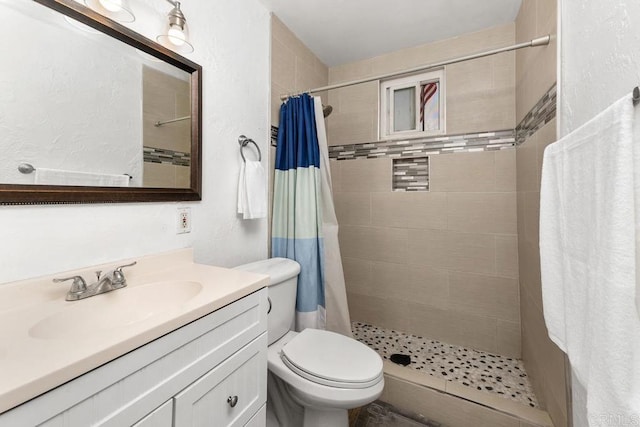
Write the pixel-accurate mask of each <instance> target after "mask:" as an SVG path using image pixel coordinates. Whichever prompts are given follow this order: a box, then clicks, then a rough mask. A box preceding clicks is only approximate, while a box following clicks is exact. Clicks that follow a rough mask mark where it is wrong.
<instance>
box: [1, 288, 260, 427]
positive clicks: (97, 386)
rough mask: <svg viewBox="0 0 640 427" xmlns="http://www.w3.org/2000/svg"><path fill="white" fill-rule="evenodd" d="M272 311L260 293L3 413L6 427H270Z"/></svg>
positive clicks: (2, 418) (240, 300)
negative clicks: (269, 330) (269, 314)
mask: <svg viewBox="0 0 640 427" xmlns="http://www.w3.org/2000/svg"><path fill="white" fill-rule="evenodd" d="M80 304H81V302H80ZM267 309H268V303H267V295H266V289H261V290H259V291H256V292H254V293H252V294H250V295H247V296H246V297H244V298H241V299H239V300H237V301H236V302H234V303H232V304H229V305H227V306H225V307H223V308H221V309H218V310H216V311H214V312H213V313H210V314H208V315H206V316H204V317H202V318H200V319H198V320H195V321H193V322H191V323H188V324H187V325H184V326H182V327H181V328H179V329H177V330H175V331H173V332H171V333H169V334H166V335H164V336H162V337H160V338H157V339H155V340H154V341H151V342H150V343H147V344H145V345H143V346H141V347H139V348H137V349H136V350H133V351H131V352H129V353H127V354H125V355H122V356H120V357H117V358H115V359H114V360H112V361H111V362H109V363H106V364H104V365H102V366H100V367H98V368H96V369H94V370H92V371H90V372H87V373H86V374H84V375H82V376H80V377H78V378H76V379H74V380H72V381H70V382H68V383H66V384H63V385H61V386H59V387H57V388H55V389H53V390H51V391H49V392H47V393H45V394H42V395H40V396H38V397H36V398H34V399H32V400H30V401H28V402H26V403H24V404H22V405H20V406H18V407H16V408H14V409H12V410H10V411H7V412H5V413H3V414H0V426H3V427H4V426H11V427H17V426H39V425H42V426H47V427H75V426H78V427H86V426H92V425H98V426H114V427H122V426H136V427H165V426H166V427H170V426H176V427H182V426H213V427H223V426H245V425H246V426H251V427H258V426H265V423H266V422H265V410H264V405H265V404H266V400H267V336H266V330H267ZM42 357H47V356H46V355H45V354H43V355H42Z"/></svg>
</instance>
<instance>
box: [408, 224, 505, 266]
mask: <svg viewBox="0 0 640 427" xmlns="http://www.w3.org/2000/svg"><path fill="white" fill-rule="evenodd" d="M407 262H408V263H409V264H413V265H422V266H426V267H433V268H442V269H447V270H453V271H467V272H471V273H482V274H495V271H496V265H495V240H494V236H493V235H489V234H472V233H458V232H453V231H442V230H413V231H412V232H411V233H409V237H408V256H407Z"/></svg>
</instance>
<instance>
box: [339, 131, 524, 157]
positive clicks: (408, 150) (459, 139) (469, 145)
mask: <svg viewBox="0 0 640 427" xmlns="http://www.w3.org/2000/svg"><path fill="white" fill-rule="evenodd" d="M515 142H516V139H515V131H514V130H512V129H507V130H499V131H495V132H481V133H467V134H460V135H446V136H432V137H428V138H420V139H409V140H401V141H396V140H393V141H379V142H369V143H363V144H350V145H334V146H330V147H329V158H331V159H336V160H352V159H361V158H365V159H375V158H378V157H385V156H387V157H416V156H424V155H426V154H443V153H454V152H473V151H487V150H504V149H509V148H513V147H514V146H515Z"/></svg>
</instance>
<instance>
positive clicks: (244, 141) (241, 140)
mask: <svg viewBox="0 0 640 427" xmlns="http://www.w3.org/2000/svg"><path fill="white" fill-rule="evenodd" d="M238 144H240V155H241V156H242V161H244V162H245V163H246V162H247V159H246V158H245V157H244V153H243V152H242V149H243V148H244V147H246V146H247V145H248V144H253V145H255V147H256V150H258V161H259V162H261V161H262V153H261V152H260V147H258V144H256V142H255V141H254V140H253V139H251V138H247V137H246V136H244V135H240V136H239V137H238Z"/></svg>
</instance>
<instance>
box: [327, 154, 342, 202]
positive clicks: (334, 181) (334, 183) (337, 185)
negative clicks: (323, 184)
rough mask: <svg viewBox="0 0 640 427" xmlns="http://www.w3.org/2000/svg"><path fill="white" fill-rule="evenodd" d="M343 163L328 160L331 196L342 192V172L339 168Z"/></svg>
mask: <svg viewBox="0 0 640 427" xmlns="http://www.w3.org/2000/svg"><path fill="white" fill-rule="evenodd" d="M342 164H343V162H340V161H338V160H329V169H330V174H331V187H332V190H333V194H336V193H339V192H341V191H342V171H341V168H340V166H342Z"/></svg>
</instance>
